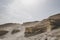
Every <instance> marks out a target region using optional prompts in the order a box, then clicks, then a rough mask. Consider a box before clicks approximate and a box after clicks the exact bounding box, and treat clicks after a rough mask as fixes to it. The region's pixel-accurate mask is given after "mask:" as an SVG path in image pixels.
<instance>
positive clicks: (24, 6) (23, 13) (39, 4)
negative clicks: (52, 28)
mask: <svg viewBox="0 0 60 40" xmlns="http://www.w3.org/2000/svg"><path fill="white" fill-rule="evenodd" d="M58 13H60V0H0V24H4V23H23V22H29V21H38V20H39V21H41V20H43V19H46V18H48V17H49V16H51V15H54V14H58Z"/></svg>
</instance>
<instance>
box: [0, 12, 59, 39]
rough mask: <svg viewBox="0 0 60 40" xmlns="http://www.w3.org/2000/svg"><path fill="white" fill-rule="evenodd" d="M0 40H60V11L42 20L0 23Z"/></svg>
mask: <svg viewBox="0 0 60 40" xmlns="http://www.w3.org/2000/svg"><path fill="white" fill-rule="evenodd" d="M0 40H60V13H59V14H56V15H52V16H50V17H48V18H47V19H44V20H42V21H34V22H26V23H23V24H17V23H7V24H3V25H0Z"/></svg>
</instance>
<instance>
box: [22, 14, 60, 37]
mask: <svg viewBox="0 0 60 40" xmlns="http://www.w3.org/2000/svg"><path fill="white" fill-rule="evenodd" d="M22 25H23V26H25V27H26V30H25V36H26V37H29V36H32V35H37V34H41V33H44V32H49V31H52V30H54V29H57V28H60V14H56V15H53V16H50V17H48V18H47V19H44V20H42V21H34V22H27V23H24V24H22Z"/></svg>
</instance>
